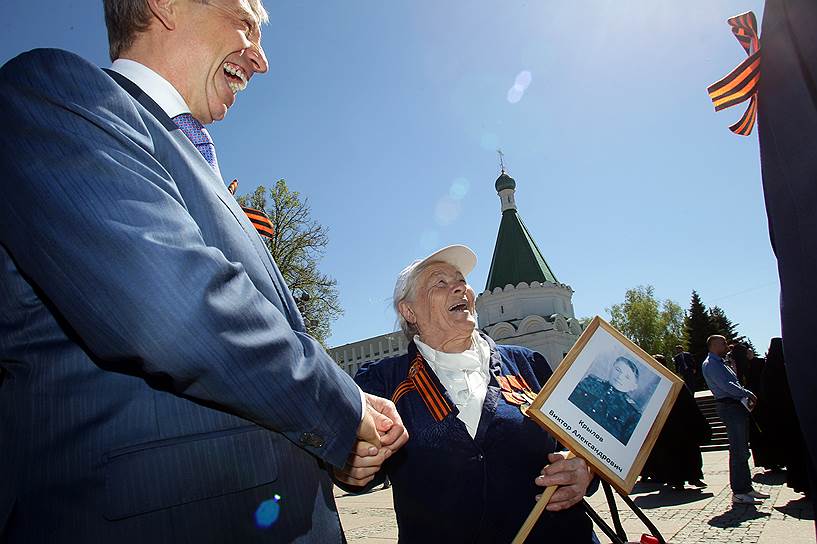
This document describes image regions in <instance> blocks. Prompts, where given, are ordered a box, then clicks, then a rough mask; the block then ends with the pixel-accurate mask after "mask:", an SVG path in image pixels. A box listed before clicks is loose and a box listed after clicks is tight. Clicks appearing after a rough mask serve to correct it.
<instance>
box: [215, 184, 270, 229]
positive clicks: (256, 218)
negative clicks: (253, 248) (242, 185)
mask: <svg viewBox="0 0 817 544" xmlns="http://www.w3.org/2000/svg"><path fill="white" fill-rule="evenodd" d="M227 190H228V191H229V192H230V194H231V195H233V196H235V192H236V191H237V190H238V180H237V179H234V180H233V181H232V182H230V185H228V186H227ZM241 209H242V210H244V213H245V214H247V218H248V219H249V220H250V222H251V223H252V226H253V227H255V230H257V231H258V234H259V235H261V236H266V237H267V238H272V235H273V233H274V232H275V230H274V229H273V228H272V222H271V221H270V220H269V217H267V214H265V213H264V212H262V211H261V210H256V209H255V208H250V207H249V206H241Z"/></svg>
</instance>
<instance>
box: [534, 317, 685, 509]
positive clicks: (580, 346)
mask: <svg viewBox="0 0 817 544" xmlns="http://www.w3.org/2000/svg"><path fill="white" fill-rule="evenodd" d="M682 386H683V381H682V380H681V379H680V378H679V377H678V376H676V375H675V374H673V373H672V372H671V371H669V370H668V369H667V368H666V367H664V366H663V365H661V364H660V363H658V362H657V361H656V360H655V359H653V358H652V356H650V355H649V354H648V353H646V352H645V351H644V350H642V349H641V348H640V347H638V346H637V345H636V344H634V343H633V342H632V341H630V340H629V339H627V338H626V337H625V336H624V335H622V334H621V333H620V332H619V331H617V330H616V329H615V328H614V327H612V326H611V325H610V324H609V323H607V322H606V321H604V320H603V319H602V318H600V317H598V316H596V317H595V318H593V320H592V321H591V322H590V324H589V325H588V326H587V328H586V329H585V330H584V332H583V333H582V335H581V337H580V338H579V340H578V341H577V342H576V344H575V345H574V346H573V348H572V349H571V350H570V352H568V354H567V356H566V357H565V358H564V360H563V361H562V362H561V364H560V365H559V366H558V367H557V368H556V370H555V372H554V373H553V376H551V378H550V379H549V380H548V382H547V383H546V384H545V386H544V387H543V388H542V391H541V392H540V393H539V395H538V396H537V397H536V399H535V401H534V402H533V404H532V405H531V407H530V409H529V410H528V413H529V414H530V415H531V417H532V418H533V419H534V420H536V421H537V422H538V423H540V424H541V425H542V426H544V427H546V428H547V429H548V430H549V431H551V432H552V433H553V434H554V435H556V436H558V437H559V440H560V442H562V443H563V444H564V445H565V446H566V447H567V448H568V449H570V450H571V451H572V452H574V453H575V454H576V455H577V456H579V457H582V458H583V459H585V460H586V461H587V462H588V463H590V464H591V465H593V467H594V468H595V469H596V471H597V472H598V473H599V474H602V475H603V476H604V477H605V479H606V480H607V481H609V482H610V483H611V484H613V485H614V486H615V487H617V488H618V489H620V490H622V491H623V492H624V493H629V492H630V490H631V489H632V486H633V485H635V480H636V479H637V477H638V474H639V471H640V470H641V467H642V466H643V465H644V463H645V462H646V459H647V456H648V455H649V453H650V450H651V449H652V446H653V444H654V443H655V439H656V438H657V436H658V433H659V432H660V430H661V426H662V425H663V424H664V421H665V420H666V417H667V414H668V413H669V409H670V408H671V407H672V403H673V401H674V400H675V396H676V395H677V394H678V391H679V390H680V388H681V387H682Z"/></svg>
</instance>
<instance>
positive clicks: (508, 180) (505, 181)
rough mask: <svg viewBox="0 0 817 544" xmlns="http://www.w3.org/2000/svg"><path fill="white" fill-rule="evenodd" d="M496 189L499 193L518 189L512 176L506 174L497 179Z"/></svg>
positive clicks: (503, 173)
mask: <svg viewBox="0 0 817 544" xmlns="http://www.w3.org/2000/svg"><path fill="white" fill-rule="evenodd" d="M494 187H496V192H497V193H498V192H499V191H502V190H504V189H516V182H515V181H514V179H513V178H512V177H511V176H509V175H508V174H506V173H505V172H502V173H501V174H499V177H498V178H496V184H494Z"/></svg>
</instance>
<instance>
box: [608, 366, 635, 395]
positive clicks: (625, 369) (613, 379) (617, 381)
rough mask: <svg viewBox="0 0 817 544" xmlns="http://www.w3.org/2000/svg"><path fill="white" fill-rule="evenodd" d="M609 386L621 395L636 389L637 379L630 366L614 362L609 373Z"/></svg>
mask: <svg viewBox="0 0 817 544" xmlns="http://www.w3.org/2000/svg"><path fill="white" fill-rule="evenodd" d="M610 385H612V386H613V387H615V388H616V389H617V390H619V391H621V392H622V393H629V392H630V391H633V390H634V389H635V388H636V387H638V378H637V377H636V375H635V372H633V369H632V368H630V365H628V364H627V363H625V362H623V361H616V362H615V363H613V369H612V370H611V371H610Z"/></svg>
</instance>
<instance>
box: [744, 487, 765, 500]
mask: <svg viewBox="0 0 817 544" xmlns="http://www.w3.org/2000/svg"><path fill="white" fill-rule="evenodd" d="M747 495H749V496H750V497H754V498H756V499H768V498H769V497H771V495H769V494H768V493H761V492H760V491H755V490H754V489H753V490H751V491H750V492H748V493H747Z"/></svg>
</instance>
